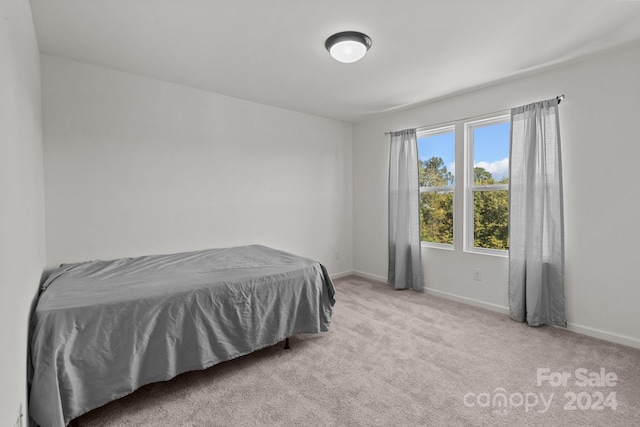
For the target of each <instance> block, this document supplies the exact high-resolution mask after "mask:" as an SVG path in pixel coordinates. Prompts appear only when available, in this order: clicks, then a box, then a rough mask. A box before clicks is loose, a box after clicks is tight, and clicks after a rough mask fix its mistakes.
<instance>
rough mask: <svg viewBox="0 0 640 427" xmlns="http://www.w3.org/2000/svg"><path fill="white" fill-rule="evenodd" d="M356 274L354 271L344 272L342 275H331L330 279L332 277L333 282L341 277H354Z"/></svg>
mask: <svg viewBox="0 0 640 427" xmlns="http://www.w3.org/2000/svg"><path fill="white" fill-rule="evenodd" d="M354 274H355V273H354V271H353V270H349V271H343V272H341V273H333V274H329V277H331V280H333V279H339V278H341V277H347V276H353V275H354Z"/></svg>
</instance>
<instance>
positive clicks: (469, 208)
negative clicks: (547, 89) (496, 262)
mask: <svg viewBox="0 0 640 427" xmlns="http://www.w3.org/2000/svg"><path fill="white" fill-rule="evenodd" d="M510 120H511V115H510V113H508V112H504V113H502V114H499V115H492V116H490V117H485V118H481V119H478V120H473V121H469V122H465V123H464V159H465V160H464V164H465V167H464V183H465V185H464V225H463V227H464V230H465V232H464V252H469V253H476V254H483V255H493V256H500V257H508V256H509V251H508V250H506V249H489V248H478V247H475V246H474V241H475V239H474V227H475V224H474V212H473V208H474V204H473V195H474V192H476V191H494V190H507V191H508V190H509V184H492V185H475V184H474V182H473V177H474V173H473V171H474V162H473V160H474V158H473V129H474V128H476V127H481V126H486V125H493V124H499V123H505V122H509V121H510ZM454 214H455V211H454ZM454 223H455V220H454Z"/></svg>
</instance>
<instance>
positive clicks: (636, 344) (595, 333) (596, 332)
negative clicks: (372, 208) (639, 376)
mask: <svg viewBox="0 0 640 427" xmlns="http://www.w3.org/2000/svg"><path fill="white" fill-rule="evenodd" d="M350 274H355V275H356V276H361V277H364V278H365V279H371V280H376V281H378V282H383V283H387V279H386V277H381V276H376V275H374V274H369V273H365V272H363V271H358V270H354V271H351V272H349V273H348V274H345V276H348V275H350ZM332 277H333V276H332ZM341 277H344V276H341ZM424 291H425V292H426V293H428V294H432V295H436V296H439V297H442V298H447V299H450V300H453V301H458V302H461V303H464V304H469V305H472V306H474V307H480V308H484V309H487V310H491V311H495V312H498V313H502V314H506V315H509V314H510V310H509V307H504V306H501V305H498V304H492V303H488V302H485V301H480V300H477V299H473V298H468V297H463V296H460V295H456V294H452V293H449V292H444V291H439V290H436V289H431V288H425V290H424ZM566 329H567V330H568V331H571V332H576V333H578V334H582V335H586V336H589V337H593V338H598V339H601V340H605V341H609V342H612V343H616V344H621V345H626V346H628V347H633V348H638V349H640V339H637V338H632V337H628V336H625V335H620V334H615V333H612V332H606V331H602V330H600V329H596V328H590V327H588V326H583V325H579V324H576V323H571V322H567V328H566Z"/></svg>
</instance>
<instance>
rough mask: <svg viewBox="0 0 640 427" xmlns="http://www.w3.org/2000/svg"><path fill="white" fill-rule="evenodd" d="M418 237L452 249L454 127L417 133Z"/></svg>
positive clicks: (433, 244) (429, 242)
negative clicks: (418, 183)
mask: <svg viewBox="0 0 640 427" xmlns="http://www.w3.org/2000/svg"><path fill="white" fill-rule="evenodd" d="M417 137H418V158H419V165H418V166H419V181H420V236H421V240H422V241H423V242H426V243H427V244H428V245H430V246H441V247H449V248H452V245H453V228H454V222H453V208H454V191H455V153H456V145H455V128H454V127H453V126H448V127H444V128H438V129H431V130H427V131H423V132H419V133H418V135H417Z"/></svg>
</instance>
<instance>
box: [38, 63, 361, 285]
mask: <svg viewBox="0 0 640 427" xmlns="http://www.w3.org/2000/svg"><path fill="white" fill-rule="evenodd" d="M41 62H42V81H43V87H42V102H43V131H44V141H45V185H46V204H47V214H46V224H47V264H48V267H54V266H57V265H58V264H60V263H63V262H77V261H85V260H91V259H113V258H120V257H125V256H137V255H143V254H158V253H171V252H178V251H189V250H196V249H203V248H212V247H228V246H236V245H243V244H252V243H258V244H264V245H267V246H272V247H275V248H279V249H282V250H287V251H291V252H294V253H297V254H300V255H304V256H308V257H311V258H314V259H317V260H319V261H320V262H322V263H324V264H325V265H326V266H327V268H328V269H329V271H330V273H331V274H339V273H342V272H345V271H350V270H351V269H352V220H351V218H352V203H353V202H352V174H351V168H352V166H351V164H352V161H351V151H352V150H351V138H352V135H351V132H352V126H351V125H350V124H347V123H342V122H338V121H335V120H329V119H323V118H319V117H315V116H310V115H306V114H301V113H296V112H292V111H288V110H284V109H280V108H274V107H269V106H265V105H260V104H256V103H251V102H246V101H242V100H238V99H234V98H229V97H225V96H221V95H217V94H213V93H209V92H205V91H201V90H196V89H193V88H188V87H184V86H179V85H175V84H170V83H166V82H162V81H158V80H152V79H149V78H145V77H139V76H134V75H130V74H125V73H121V72H117V71H113V70H108V69H105V68H100V67H95V66H91V65H86V64H81V63H77V62H72V61H68V60H65V59H61V58H57V57H52V56H47V55H43V56H42V58H41ZM274 90H277V89H276V88H274ZM336 251H340V259H336Z"/></svg>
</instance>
